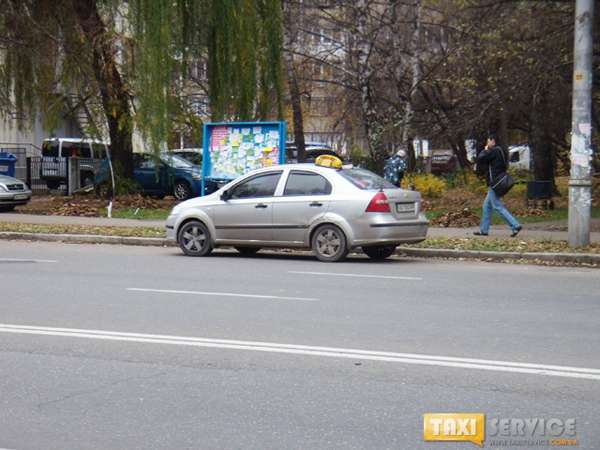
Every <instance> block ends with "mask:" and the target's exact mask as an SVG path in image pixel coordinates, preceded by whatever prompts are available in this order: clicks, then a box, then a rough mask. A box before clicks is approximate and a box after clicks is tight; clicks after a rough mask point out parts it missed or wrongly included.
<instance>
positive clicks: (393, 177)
mask: <svg viewBox="0 0 600 450" xmlns="http://www.w3.org/2000/svg"><path fill="white" fill-rule="evenodd" d="M405 157H406V150H404V149H400V150H398V151H397V152H396V153H395V154H394V155H392V156H391V157H389V158H388V159H386V160H385V165H384V167H383V177H384V178H385V179H386V180H387V181H389V182H390V183H392V184H393V185H395V186H398V187H400V183H402V178H404V172H406V161H405V160H404V158H405Z"/></svg>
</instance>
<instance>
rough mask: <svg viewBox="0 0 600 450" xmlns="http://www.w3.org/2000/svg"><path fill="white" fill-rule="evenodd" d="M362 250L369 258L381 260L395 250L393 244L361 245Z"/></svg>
mask: <svg viewBox="0 0 600 450" xmlns="http://www.w3.org/2000/svg"><path fill="white" fill-rule="evenodd" d="M362 250H363V252H364V253H365V255H367V256H368V257H369V258H371V259H374V260H377V261H381V260H383V259H386V258H389V257H390V256H392V255H393V254H394V252H395V251H396V246H395V245H374V246H372V247H363V249H362Z"/></svg>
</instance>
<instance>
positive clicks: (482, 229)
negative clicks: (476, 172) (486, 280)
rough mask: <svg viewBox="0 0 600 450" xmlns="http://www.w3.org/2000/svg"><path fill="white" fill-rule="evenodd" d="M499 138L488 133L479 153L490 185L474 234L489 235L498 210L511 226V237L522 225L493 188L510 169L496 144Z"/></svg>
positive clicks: (502, 151)
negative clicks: (494, 214)
mask: <svg viewBox="0 0 600 450" xmlns="http://www.w3.org/2000/svg"><path fill="white" fill-rule="evenodd" d="M496 142H497V139H496V136H495V135H493V134H490V135H488V138H487V142H486V144H485V148H484V149H483V151H482V152H481V153H479V155H477V159H476V161H477V164H482V163H483V164H487V165H488V168H487V170H486V181H487V185H488V192H487V196H486V197H485V200H484V202H483V215H482V217H481V224H480V225H479V231H476V232H475V233H474V234H475V235H476V236H487V235H488V234H489V231H490V222H491V219H492V213H493V212H494V211H496V212H497V213H498V214H500V216H502V218H503V219H504V220H505V221H506V223H507V224H508V225H509V226H510V228H511V230H512V233H511V235H510V236H511V237H515V236H516V235H517V234H519V231H521V229H522V227H521V225H520V224H519V222H518V221H517V219H515V218H514V217H513V216H512V214H511V213H510V212H509V211H508V210H507V209H506V206H504V203H502V200H501V199H500V197H498V196H497V195H496V193H495V192H494V190H493V189H492V187H491V186H492V183H493V181H494V180H496V179H497V177H498V175H500V174H501V173H503V172H506V170H507V169H508V161H507V158H506V156H505V154H504V150H502V148H501V147H500V146H499V145H497V144H496Z"/></svg>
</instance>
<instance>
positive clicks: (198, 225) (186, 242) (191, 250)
mask: <svg viewBox="0 0 600 450" xmlns="http://www.w3.org/2000/svg"><path fill="white" fill-rule="evenodd" d="M177 241H178V242H179V248H181V251H182V252H183V253H184V254H186V255H187V256H208V255H209V254H210V252H212V250H213V244H212V241H211V237H210V232H209V231H208V228H206V225H204V224H203V223H202V222H199V221H198V220H191V221H189V222H186V223H184V224H183V226H182V227H181V228H180V229H179V234H178V239H177Z"/></svg>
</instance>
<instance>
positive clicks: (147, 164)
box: [139, 158, 156, 169]
mask: <svg viewBox="0 0 600 450" xmlns="http://www.w3.org/2000/svg"><path fill="white" fill-rule="evenodd" d="M155 167H156V164H155V162H154V158H142V159H141V160H140V165H139V168H140V169H154V168H155Z"/></svg>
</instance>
